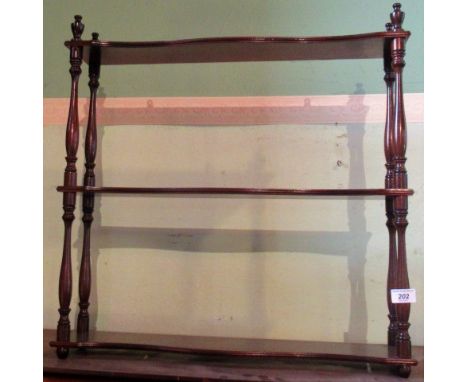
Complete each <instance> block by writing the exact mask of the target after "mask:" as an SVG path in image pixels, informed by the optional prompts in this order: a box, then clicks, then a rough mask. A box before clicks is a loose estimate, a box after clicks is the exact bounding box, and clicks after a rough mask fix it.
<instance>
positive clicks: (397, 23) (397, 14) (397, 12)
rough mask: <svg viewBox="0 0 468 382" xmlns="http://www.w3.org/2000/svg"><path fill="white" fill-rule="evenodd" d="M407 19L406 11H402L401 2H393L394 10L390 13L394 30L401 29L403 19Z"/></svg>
mask: <svg viewBox="0 0 468 382" xmlns="http://www.w3.org/2000/svg"><path fill="white" fill-rule="evenodd" d="M404 19H405V12H402V11H401V4H400V3H395V4H393V12H392V13H390V20H391V22H392V30H393V31H394V32H397V31H401V30H402V27H401V24H403V20H404Z"/></svg>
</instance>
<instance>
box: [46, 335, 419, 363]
mask: <svg viewBox="0 0 468 382" xmlns="http://www.w3.org/2000/svg"><path fill="white" fill-rule="evenodd" d="M71 338H72V340H70V341H69V342H57V341H54V340H52V341H50V346H52V347H66V348H79V349H120V350H140V351H156V352H170V353H183V354H193V355H202V356H203V355H209V356H245V357H255V358H258V357H273V358H307V359H319V360H333V361H352V362H365V363H376V364H385V365H409V366H414V365H416V364H417V361H416V360H415V359H401V358H398V357H396V356H395V354H394V348H389V347H387V346H386V345H372V344H349V343H337V342H315V341H295V340H267V339H247V338H222V337H199V336H183V335H161V334H143V333H120V332H92V333H90V335H89V337H88V340H87V341H76V340H73V338H76V333H72V337H71Z"/></svg>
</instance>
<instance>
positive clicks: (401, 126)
mask: <svg viewBox="0 0 468 382" xmlns="http://www.w3.org/2000/svg"><path fill="white" fill-rule="evenodd" d="M393 8H394V11H393V12H392V13H391V15H390V18H391V21H392V30H394V31H401V30H402V28H401V24H402V22H403V19H404V12H402V11H401V10H400V4H394V5H393ZM391 56H392V68H393V71H394V72H395V110H394V113H395V120H394V122H393V129H392V133H393V153H394V164H395V168H394V187H395V188H407V187H408V176H407V173H406V167H405V162H406V157H405V153H406V121H405V110H404V103H403V78H402V76H403V68H404V66H405V60H404V56H405V39H404V38H394V39H393V40H392V44H391ZM407 214H408V197H407V196H397V197H395V203H394V215H395V218H394V221H395V227H396V232H397V257H398V259H397V275H396V288H397V289H406V288H409V286H410V285H409V278H408V268H407V263H406V240H405V234H406V227H407V225H408V221H407V220H406V216H407ZM395 307H396V316H397V322H398V333H397V336H396V351H397V356H398V357H400V358H411V339H410V336H409V333H408V329H409V326H410V324H409V322H408V320H409V315H410V304H408V303H404V304H395ZM408 370H409V369H408Z"/></svg>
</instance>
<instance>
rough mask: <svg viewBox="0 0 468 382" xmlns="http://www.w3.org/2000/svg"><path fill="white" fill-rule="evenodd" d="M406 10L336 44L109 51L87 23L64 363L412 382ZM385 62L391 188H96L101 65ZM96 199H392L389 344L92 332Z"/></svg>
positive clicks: (71, 144) (270, 42)
mask: <svg viewBox="0 0 468 382" xmlns="http://www.w3.org/2000/svg"><path fill="white" fill-rule="evenodd" d="M400 8H401V6H400V4H398V3H397V4H394V5H393V12H392V13H391V14H390V19H391V23H388V24H387V25H386V32H377V33H367V34H361V35H352V36H332V37H261V38H259V37H221V38H205V39H193V40H179V41H152V42H110V41H100V40H99V39H98V34H97V33H93V39H92V40H91V41H82V40H81V34H82V33H83V29H84V25H83V24H82V23H81V16H75V22H74V23H73V24H72V32H73V39H72V40H70V41H67V42H66V43H65V45H66V46H67V47H68V48H69V49H70V64H71V68H70V73H71V77H72V86H71V96H70V109H69V115H68V122H67V130H66V141H65V143H66V152H67V156H66V161H67V166H66V168H65V176H64V184H63V186H60V187H57V190H58V191H60V192H63V209H64V215H63V220H64V223H65V238H64V247H63V257H62V264H61V269H60V282H59V301H60V309H59V313H60V319H59V322H58V326H57V340H56V341H52V342H51V343H50V344H51V346H54V347H56V348H57V355H58V356H59V357H60V358H65V357H66V356H67V355H68V352H69V348H106V349H140V350H154V351H170V352H182V353H198V354H218V355H229V356H234V355H236V356H268V357H305V358H320V359H330V360H338V361H340V360H341V361H358V362H374V363H381V364H389V365H394V366H395V370H396V371H397V372H398V374H399V375H400V376H403V377H408V376H409V374H410V371H411V369H410V366H411V365H415V364H416V361H415V360H414V359H412V356H411V341H410V336H409V334H408V328H409V326H410V324H409V322H408V319H409V313H410V305H409V304H393V303H392V302H391V299H390V290H391V289H404V288H409V279H408V270H407V264H406V243H405V232H406V226H407V225H408V222H407V220H406V216H407V213H408V196H409V195H412V194H413V190H411V189H408V188H407V187H408V180H407V173H406V168H405V162H406V157H405V152H406V122H405V112H404V105H403V80H402V73H403V67H404V65H405V61H404V54H405V43H406V40H407V39H408V38H409V36H410V33H409V32H407V31H404V30H403V29H402V27H401V25H402V22H403V19H404V13H403V12H402V11H401V9H400ZM349 58H354V59H362V58H382V59H383V64H384V65H383V66H384V72H385V76H384V80H385V83H386V87H387V118H386V123H385V132H384V151H385V159H386V163H385V166H386V169H387V172H386V176H385V188H382V189H254V188H213V187H201V188H194V187H121V186H118V187H104V186H96V185H95V183H96V182H95V174H94V167H95V158H96V149H97V134H96V92H97V89H98V87H99V73H100V67H101V65H117V64H145V63H151V64H156V63H182V62H185V63H195V62H225V61H278V60H325V59H349ZM82 60H84V61H85V62H87V63H88V65H89V88H90V102H89V120H88V126H87V129H86V139H85V159H86V162H85V175H84V180H83V186H78V185H77V182H76V166H75V163H76V160H77V158H76V152H77V149H78V135H79V131H78V130H79V126H78V104H77V100H78V78H79V75H80V73H81V62H82ZM77 193H82V196H83V225H84V237H83V252H82V257H81V266H80V278H79V298H80V302H79V308H80V310H79V313H78V322H77V333H76V338H77V339H76V341H74V340H71V338H70V320H69V313H70V299H71V286H72V272H71V259H70V251H71V226H72V222H73V220H74V210H75V201H76V194H77ZM96 193H114V194H156V195H177V194H183V195H189V194H193V195H199V194H204V195H253V196H261V195H263V196H288V197H292V196H298V197H301V196H302V197H312V196H384V197H385V211H386V216H387V223H386V224H387V227H388V233H389V263H388V264H389V266H388V278H387V305H388V311H389V313H388V317H389V320H390V323H389V327H388V344H387V345H386V346H385V345H356V344H333V343H318V342H305V341H273V340H249V339H227V338H212V337H188V336H163V335H151V334H144V335H138V334H130V333H99V332H97V333H91V334H90V332H89V314H88V306H89V296H90V290H91V267H90V256H91V254H90V243H91V236H90V235H91V223H92V221H93V209H94V196H95V194H96Z"/></svg>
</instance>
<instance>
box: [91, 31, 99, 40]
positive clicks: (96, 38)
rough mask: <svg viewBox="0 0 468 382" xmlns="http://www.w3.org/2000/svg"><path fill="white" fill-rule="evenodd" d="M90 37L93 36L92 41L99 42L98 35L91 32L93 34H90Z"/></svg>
mask: <svg viewBox="0 0 468 382" xmlns="http://www.w3.org/2000/svg"><path fill="white" fill-rule="evenodd" d="M91 35H92V36H93V40H94V41H96V40H99V33H97V32H93V33H91Z"/></svg>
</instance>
